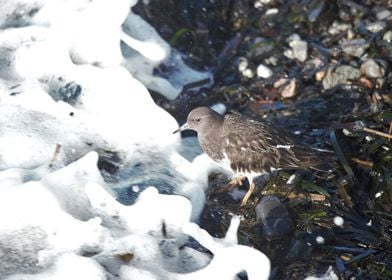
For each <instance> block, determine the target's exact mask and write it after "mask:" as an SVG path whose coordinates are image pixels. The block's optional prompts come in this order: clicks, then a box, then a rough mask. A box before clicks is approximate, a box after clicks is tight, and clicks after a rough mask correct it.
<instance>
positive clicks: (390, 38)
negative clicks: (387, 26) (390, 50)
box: [382, 30, 392, 42]
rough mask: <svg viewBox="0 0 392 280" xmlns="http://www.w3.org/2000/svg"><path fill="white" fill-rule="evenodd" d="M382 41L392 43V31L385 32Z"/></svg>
mask: <svg viewBox="0 0 392 280" xmlns="http://www.w3.org/2000/svg"><path fill="white" fill-rule="evenodd" d="M382 39H383V40H384V41H387V42H391V41H392V31H391V30H389V31H387V32H385V34H384V36H382Z"/></svg>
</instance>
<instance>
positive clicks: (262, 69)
mask: <svg viewBox="0 0 392 280" xmlns="http://www.w3.org/2000/svg"><path fill="white" fill-rule="evenodd" d="M273 74H274V72H272V70H271V69H269V68H268V67H267V66H265V65H263V64H260V65H259V66H257V76H258V77H261V78H264V79H268V78H270V77H271V76H272V75H273Z"/></svg>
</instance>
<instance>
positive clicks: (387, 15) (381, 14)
mask: <svg viewBox="0 0 392 280" xmlns="http://www.w3.org/2000/svg"><path fill="white" fill-rule="evenodd" d="M376 17H377V19H378V20H386V19H388V18H390V17H392V12H390V11H388V10H381V11H379V12H378V13H377V15H376Z"/></svg>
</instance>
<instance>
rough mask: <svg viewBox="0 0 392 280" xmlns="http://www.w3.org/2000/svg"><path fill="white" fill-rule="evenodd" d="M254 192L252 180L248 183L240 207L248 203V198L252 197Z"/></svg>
mask: <svg viewBox="0 0 392 280" xmlns="http://www.w3.org/2000/svg"><path fill="white" fill-rule="evenodd" d="M254 190H255V183H253V180H250V182H249V189H248V191H247V192H246V194H245V196H244V198H243V199H242V202H241V207H244V206H245V205H246V203H247V202H248V199H249V197H250V196H251V195H252V193H253V191H254Z"/></svg>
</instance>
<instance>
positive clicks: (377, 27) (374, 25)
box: [366, 21, 387, 33]
mask: <svg viewBox="0 0 392 280" xmlns="http://www.w3.org/2000/svg"><path fill="white" fill-rule="evenodd" d="M386 25H387V24H386V23H385V22H384V21H376V22H371V23H369V24H367V25H366V29H367V30H368V31H370V32H372V33H377V32H380V31H382V30H384V28H385V27H386Z"/></svg>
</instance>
